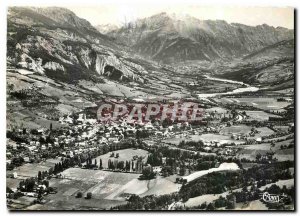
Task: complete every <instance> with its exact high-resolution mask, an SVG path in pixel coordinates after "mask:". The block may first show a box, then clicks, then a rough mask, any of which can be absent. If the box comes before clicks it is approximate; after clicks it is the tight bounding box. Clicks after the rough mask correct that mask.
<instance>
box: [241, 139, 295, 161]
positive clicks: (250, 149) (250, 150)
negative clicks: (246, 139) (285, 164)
mask: <svg viewBox="0 0 300 216" xmlns="http://www.w3.org/2000/svg"><path fill="white" fill-rule="evenodd" d="M291 142H293V140H292V139H290V140H285V141H281V142H277V143H275V145H274V146H271V143H263V144H254V145H243V146H239V148H242V150H240V151H239V152H238V154H237V157H238V158H240V159H241V158H246V159H249V160H255V158H256V155H257V154H261V155H264V154H266V153H267V152H271V151H272V152H274V153H275V154H274V157H275V158H277V160H278V161H287V160H291V161H293V160H294V152H295V149H294V148H289V149H281V148H280V147H281V146H282V145H289V143H291Z"/></svg>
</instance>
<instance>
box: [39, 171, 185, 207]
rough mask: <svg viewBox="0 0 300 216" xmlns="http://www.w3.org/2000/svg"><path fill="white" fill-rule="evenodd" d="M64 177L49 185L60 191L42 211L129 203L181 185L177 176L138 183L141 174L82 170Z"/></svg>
mask: <svg viewBox="0 0 300 216" xmlns="http://www.w3.org/2000/svg"><path fill="white" fill-rule="evenodd" d="M62 176H63V179H54V178H52V179H51V180H50V186H51V187H55V188H57V191H58V193H57V194H50V195H48V196H47V197H46V199H47V202H46V204H45V205H44V206H43V208H45V207H47V209H60V208H61V209H72V208H73V207H72V206H74V205H76V208H77V209H101V208H104V207H105V208H107V206H110V207H112V206H116V205H121V204H124V203H126V196H127V195H129V194H137V195H139V196H141V197H143V196H147V195H152V194H155V195H163V194H169V193H172V192H176V191H179V189H180V186H181V185H180V184H175V183H174V182H175V177H176V176H170V177H166V178H163V177H161V176H158V177H157V178H156V179H152V180H138V177H139V176H140V174H134V173H119V172H109V171H102V170H87V169H80V168H69V169H67V170H65V171H63V172H62ZM78 192H82V194H83V197H82V198H76V195H77V193H78ZM88 192H91V193H92V199H90V200H86V199H85V198H84V196H85V195H86V194H87V193H88ZM78 199H80V202H78ZM37 208H40V207H39V206H37Z"/></svg>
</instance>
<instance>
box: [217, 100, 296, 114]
mask: <svg viewBox="0 0 300 216" xmlns="http://www.w3.org/2000/svg"><path fill="white" fill-rule="evenodd" d="M215 100H216V101H217V102H220V103H225V104H228V103H237V104H238V105H247V106H253V107H256V108H259V109H263V110H274V111H277V110H278V111H280V110H282V109H283V108H285V107H287V106H288V105H290V104H291V103H290V102H286V101H277V98H274V97H244V98H243V97H239V98H231V97H222V98H220V99H215Z"/></svg>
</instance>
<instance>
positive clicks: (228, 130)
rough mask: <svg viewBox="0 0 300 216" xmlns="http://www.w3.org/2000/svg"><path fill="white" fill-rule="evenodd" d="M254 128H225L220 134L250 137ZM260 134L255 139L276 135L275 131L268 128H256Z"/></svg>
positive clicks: (244, 126)
mask: <svg viewBox="0 0 300 216" xmlns="http://www.w3.org/2000/svg"><path fill="white" fill-rule="evenodd" d="M251 129H252V127H250V126H247V125H232V126H230V127H224V128H223V129H222V130H221V131H220V134H223V135H231V134H239V135H248V134H249V133H250V132H251ZM255 129H256V130H257V132H258V133H256V134H255V135H254V136H253V138H258V137H265V136H269V135H271V134H274V131H273V130H271V129H270V128H267V127H258V128H255Z"/></svg>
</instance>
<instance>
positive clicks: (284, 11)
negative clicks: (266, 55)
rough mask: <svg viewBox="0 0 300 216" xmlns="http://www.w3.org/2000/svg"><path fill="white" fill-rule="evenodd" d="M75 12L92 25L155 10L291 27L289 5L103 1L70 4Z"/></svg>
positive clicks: (113, 22) (229, 21)
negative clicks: (116, 2)
mask: <svg viewBox="0 0 300 216" xmlns="http://www.w3.org/2000/svg"><path fill="white" fill-rule="evenodd" d="M67 8H68V9H70V10H72V11H73V12H74V13H75V14H76V15H77V16H79V17H81V18H84V19H86V20H88V21H89V22H90V23H91V24H92V25H94V26H95V25H103V24H114V25H122V24H124V23H125V22H129V21H132V20H135V19H138V18H145V17H149V16H152V15H154V14H157V13H161V12H167V13H168V14H173V13H175V14H178V15H186V14H188V15H190V16H193V17H195V18H198V19H201V20H208V19H210V20H225V21H227V22H228V23H241V24H245V25H250V26H256V25H261V24H264V23H265V24H268V25H270V26H274V27H277V26H281V27H286V28H289V29H293V28H294V9H293V8H292V7H253V6H252V7H245V6H243V7H242V6H235V7H232V6H199V5H186V4H177V5H176V4H172V6H170V5H164V4H159V5H155V4H151V5H150V4H148V5H147V4H131V5H130V4H110V5H109V4H103V5H102V6H99V5H98V6H96V7H92V6H89V7H86V6H80V7H79V6H76V7H75V6H73V7H72V6H71V7H70V6H69V7H67Z"/></svg>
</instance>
